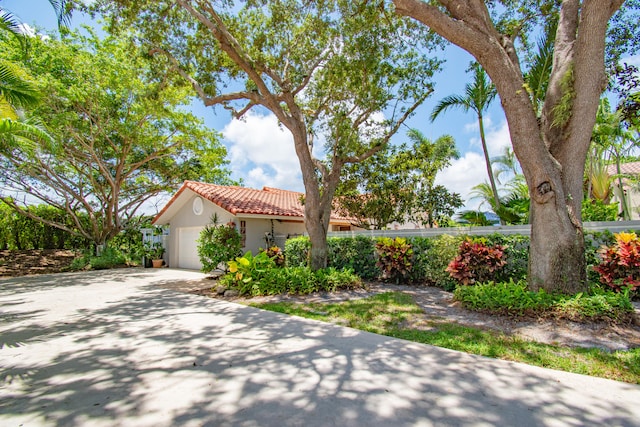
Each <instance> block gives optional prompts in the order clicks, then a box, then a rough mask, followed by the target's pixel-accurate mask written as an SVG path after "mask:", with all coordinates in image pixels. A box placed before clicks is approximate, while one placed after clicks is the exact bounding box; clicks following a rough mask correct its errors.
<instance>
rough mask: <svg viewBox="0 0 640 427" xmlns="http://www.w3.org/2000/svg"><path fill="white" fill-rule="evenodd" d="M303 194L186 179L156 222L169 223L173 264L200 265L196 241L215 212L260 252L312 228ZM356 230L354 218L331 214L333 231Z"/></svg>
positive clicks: (169, 261)
mask: <svg viewBox="0 0 640 427" xmlns="http://www.w3.org/2000/svg"><path fill="white" fill-rule="evenodd" d="M303 196H304V194H303V193H298V192H295V191H287V190H280V189H277V188H271V187H264V188H263V189H262V190H256V189H253V188H245V187H236V186H223V185H215V184H206V183H202V182H195V181H185V182H184V183H183V184H182V187H180V189H179V190H178V192H177V193H176V194H175V195H174V196H173V197H172V198H171V199H170V200H169V202H168V203H167V204H166V205H165V206H164V208H163V209H162V210H161V211H160V212H159V213H158V215H156V217H155V218H154V219H153V224H154V225H169V235H168V236H167V239H166V242H167V250H166V252H165V261H166V262H167V264H168V265H170V266H171V267H177V268H189V269H194V270H199V269H200V268H201V263H200V259H199V257H198V251H197V242H196V240H197V239H198V237H199V235H200V232H201V231H202V229H203V228H204V227H205V226H207V225H208V224H211V223H212V218H213V217H214V216H216V217H217V220H218V223H219V224H226V223H230V222H232V223H234V224H235V227H236V228H237V230H238V231H239V232H240V234H241V235H242V242H243V247H244V248H243V250H244V251H251V252H252V253H254V254H256V253H257V251H258V249H259V248H265V247H267V246H271V245H273V244H275V245H278V246H280V247H282V248H283V247H284V242H285V240H286V239H287V238H288V237H292V236H298V235H301V234H304V233H305V232H306V229H305V226H304V206H303V205H302V198H303ZM350 229H351V226H350V223H349V219H348V218H345V217H343V216H341V215H338V214H336V213H333V214H332V215H331V220H330V231H345V230H350Z"/></svg>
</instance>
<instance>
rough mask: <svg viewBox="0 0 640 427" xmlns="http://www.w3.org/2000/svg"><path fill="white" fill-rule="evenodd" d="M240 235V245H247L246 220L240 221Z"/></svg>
mask: <svg viewBox="0 0 640 427" xmlns="http://www.w3.org/2000/svg"><path fill="white" fill-rule="evenodd" d="M240 236H242V247H243V248H244V247H246V246H247V221H240Z"/></svg>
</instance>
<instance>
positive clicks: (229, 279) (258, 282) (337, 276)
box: [220, 252, 362, 296]
mask: <svg viewBox="0 0 640 427" xmlns="http://www.w3.org/2000/svg"><path fill="white" fill-rule="evenodd" d="M220 283H221V284H222V285H223V286H226V287H228V288H230V289H235V290H237V291H238V293H239V294H240V295H253V296H257V295H278V294H287V293H288V294H309V293H312V292H319V291H326V292H334V291H336V290H337V289H345V288H355V287H359V286H362V281H361V279H360V278H359V277H358V276H357V275H356V274H354V273H353V272H352V271H351V270H337V269H335V268H327V269H322V270H318V271H312V270H311V269H310V268H309V267H286V268H276V264H275V262H274V261H273V259H271V258H269V256H268V255H267V252H260V253H259V254H258V255H256V256H255V257H254V256H253V255H252V254H251V252H247V253H246V254H245V255H244V256H243V257H238V258H236V259H235V260H234V261H230V262H229V273H227V274H226V275H225V276H223V277H222V278H221V279H220Z"/></svg>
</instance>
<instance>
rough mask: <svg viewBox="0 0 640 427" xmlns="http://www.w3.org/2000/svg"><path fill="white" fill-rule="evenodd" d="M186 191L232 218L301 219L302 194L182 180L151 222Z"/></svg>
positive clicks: (339, 218)
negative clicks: (229, 214)
mask: <svg viewBox="0 0 640 427" xmlns="http://www.w3.org/2000/svg"><path fill="white" fill-rule="evenodd" d="M186 189H189V190H191V191H193V192H194V193H196V194H198V195H199V196H201V197H202V198H204V199H207V200H209V201H211V202H213V203H215V204H216V205H218V206H220V207H221V208H222V209H224V210H226V211H228V212H231V213H232V214H233V215H243V214H244V215H248V214H252V215H273V216H280V217H282V216H284V217H298V218H303V217H304V206H303V205H302V203H301V198H302V197H303V196H304V194H303V193H299V192H296V191H289V190H280V189H278V188H272V187H264V188H263V189H262V190H256V189H253V188H246V187H236V186H225V185H216V184H207V183H204V182H196V181H185V182H184V183H183V184H182V187H180V189H179V190H178V192H177V193H176V194H175V195H174V196H173V197H172V198H171V200H169V202H168V203H167V204H166V205H165V207H164V208H163V209H162V210H161V211H160V212H159V213H158V215H156V217H155V219H154V222H155V221H156V220H157V219H159V218H160V216H161V215H162V214H163V213H164V212H165V211H166V210H167V209H168V208H169V206H171V204H172V203H173V202H174V201H175V200H176V199H177V198H178V196H179V195H180V194H181V193H182V192H184V191H185V190H186ZM331 219H332V220H336V221H341V220H342V221H346V220H347V218H345V217H344V216H342V215H339V214H337V213H335V212H334V213H332V215H331Z"/></svg>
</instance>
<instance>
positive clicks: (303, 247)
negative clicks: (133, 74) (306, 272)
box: [284, 236, 311, 267]
mask: <svg viewBox="0 0 640 427" xmlns="http://www.w3.org/2000/svg"><path fill="white" fill-rule="evenodd" d="M310 251H311V241H310V240H309V237H307V236H300V237H294V238H293V239H288V240H287V241H286V242H285V244H284V259H285V266H287V267H306V266H308V265H309V254H310Z"/></svg>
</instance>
